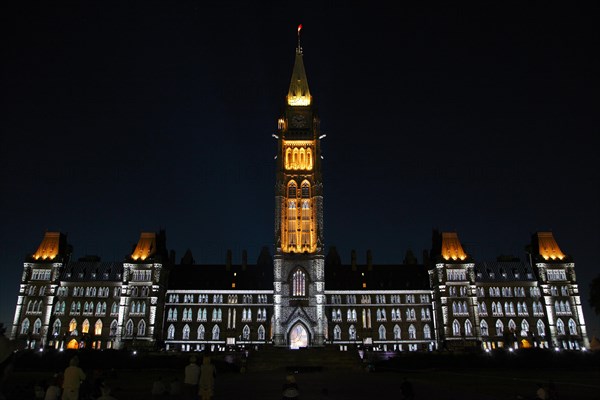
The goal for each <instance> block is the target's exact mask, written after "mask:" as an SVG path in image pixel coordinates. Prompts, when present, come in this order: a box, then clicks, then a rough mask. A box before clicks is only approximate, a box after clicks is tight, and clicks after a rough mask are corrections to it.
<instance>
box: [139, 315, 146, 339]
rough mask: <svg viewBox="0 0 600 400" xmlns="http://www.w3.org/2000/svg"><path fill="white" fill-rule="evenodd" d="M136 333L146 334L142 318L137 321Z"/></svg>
mask: <svg viewBox="0 0 600 400" xmlns="http://www.w3.org/2000/svg"><path fill="white" fill-rule="evenodd" d="M137 335H138V336H146V322H145V321H144V320H143V319H142V320H141V321H140V322H139V323H138V328H137Z"/></svg>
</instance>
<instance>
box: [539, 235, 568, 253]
mask: <svg viewBox="0 0 600 400" xmlns="http://www.w3.org/2000/svg"><path fill="white" fill-rule="evenodd" d="M537 237H538V240H539V248H540V255H541V256H542V257H543V258H544V260H549V259H550V260H556V259H558V260H562V259H563V258H565V255H564V253H563V252H562V251H560V248H559V247H558V244H557V243H556V240H554V236H553V235H552V232H538V234H537Z"/></svg>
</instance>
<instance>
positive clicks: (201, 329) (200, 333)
mask: <svg viewBox="0 0 600 400" xmlns="http://www.w3.org/2000/svg"><path fill="white" fill-rule="evenodd" d="M204 334H205V331H204V325H202V324H200V326H199V327H198V332H197V338H198V340H204Z"/></svg>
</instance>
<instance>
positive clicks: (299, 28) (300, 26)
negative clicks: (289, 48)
mask: <svg viewBox="0 0 600 400" xmlns="http://www.w3.org/2000/svg"><path fill="white" fill-rule="evenodd" d="M301 30H302V24H300V25H298V48H297V49H296V51H297V52H298V53H300V54H302V46H300V31H301Z"/></svg>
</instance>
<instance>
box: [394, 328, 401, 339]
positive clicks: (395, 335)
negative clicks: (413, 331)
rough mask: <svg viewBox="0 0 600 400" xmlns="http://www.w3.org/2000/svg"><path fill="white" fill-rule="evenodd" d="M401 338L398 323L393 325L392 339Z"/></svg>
mask: <svg viewBox="0 0 600 400" xmlns="http://www.w3.org/2000/svg"><path fill="white" fill-rule="evenodd" d="M400 339H402V332H401V330H400V327H399V326H398V325H394V340H400Z"/></svg>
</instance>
